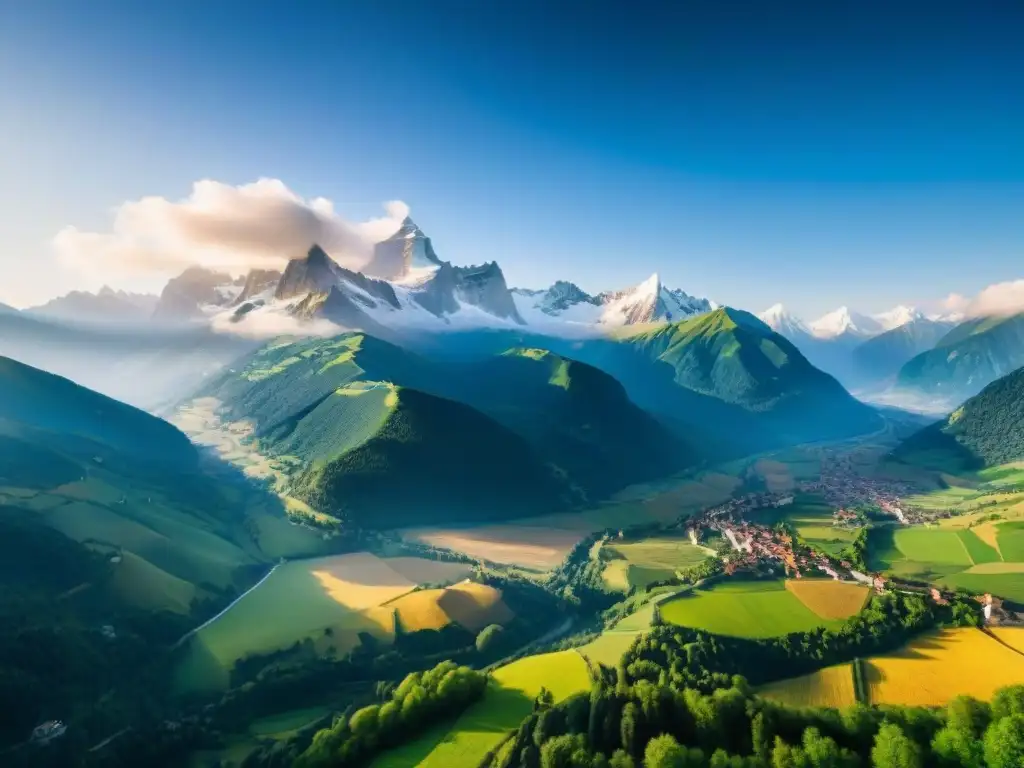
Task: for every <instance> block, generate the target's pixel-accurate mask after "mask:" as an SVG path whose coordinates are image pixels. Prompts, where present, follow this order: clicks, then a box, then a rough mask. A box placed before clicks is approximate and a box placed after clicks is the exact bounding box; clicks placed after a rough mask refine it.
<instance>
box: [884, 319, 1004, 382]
mask: <svg viewBox="0 0 1024 768" xmlns="http://www.w3.org/2000/svg"><path fill="white" fill-rule="evenodd" d="M1021 366H1024V313H1019V314H1015V315H1008V316H1005V315H1000V316H991V317H977V318H972V319H969V320H966V321H964V322H963V323H960V324H959V325H957V326H956V327H954V328H953V329H952V330H950V331H949V332H948V333H947V334H945V335H944V336H943V337H942V338H941V339H939V340H938V342H936V344H935V347H934V348H933V349H930V350H927V351H925V352H922V353H920V354H918V355H917V356H916V357H914V358H912V359H911V360H909V361H908V362H907V363H906V364H904V365H903V367H902V368H901V369H900V371H899V374H898V376H897V385H898V386H899V387H903V388H907V389H912V390H917V391H920V392H924V393H928V394H934V395H938V396H944V397H956V398H965V397H968V396H970V395H973V394H976V393H978V392H980V391H981V390H982V389H983V388H984V387H985V386H986V385H988V384H989V383H991V382H993V381H995V380H996V379H998V378H1000V377H1001V376H1005V375H1006V374H1008V373H1010V372H1011V371H1014V370H1016V369H1017V368H1020V367H1021Z"/></svg>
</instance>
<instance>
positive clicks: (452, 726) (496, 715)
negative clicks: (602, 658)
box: [371, 650, 590, 768]
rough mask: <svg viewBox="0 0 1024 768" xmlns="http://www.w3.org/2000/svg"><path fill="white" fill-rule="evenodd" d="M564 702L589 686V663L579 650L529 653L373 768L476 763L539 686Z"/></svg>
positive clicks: (457, 767)
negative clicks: (476, 697)
mask: <svg viewBox="0 0 1024 768" xmlns="http://www.w3.org/2000/svg"><path fill="white" fill-rule="evenodd" d="M542 686H543V687H545V688H547V689H548V690H549V691H551V692H552V693H553V694H554V697H555V701H556V702H558V701H562V700H563V699H565V698H568V697H569V696H571V695H572V694H574V693H577V692H579V691H585V690H587V689H588V688H589V687H590V674H589V671H588V670H587V665H586V662H585V661H584V660H583V657H582V656H581V655H580V654H579V653H577V652H576V651H574V650H572V651H559V652H557V653H545V654H540V655H538V656H527V657H526V658H523V659H519V660H518V661H514V662H512V663H511V664H509V665H507V666H504V667H501V668H500V669H497V670H495V672H494V674H493V676H492V679H491V684H490V685H489V686H488V688H487V692H486V693H485V694H484V698H483V699H482V700H481V701H479V702H477V703H476V704H474V705H473V706H471V707H470V708H469V709H468V710H466V711H465V712H464V713H463V714H462V715H461V716H460V717H459V718H458V719H457V720H455V721H454V722H449V723H445V724H441V725H438V726H435V727H434V728H431V729H430V730H429V731H428V732H427V733H426V734H424V735H422V736H420V738H418V739H416V740H415V741H413V742H411V743H410V744H406V745H404V746H402V747H400V748H398V749H393V750H389V751H387V752H384V753H383V754H381V755H380V756H379V757H377V758H376V759H375V760H374V761H373V763H371V766H372V768H406V767H407V766H411V765H416V766H423V767H427V768H476V766H478V765H479V764H480V763H481V761H482V760H483V759H484V757H485V756H486V754H487V753H488V752H489V751H491V750H492V749H494V748H495V747H496V746H498V745H499V744H500V743H501V742H502V740H504V738H505V736H506V735H507V734H508V733H509V732H511V731H512V730H514V729H515V728H516V726H518V725H519V723H520V722H521V721H522V720H523V718H525V717H526V716H527V715H528V714H530V711H531V709H532V707H533V700H534V699H535V698H536V696H537V694H538V693H540V689H541V687H542Z"/></svg>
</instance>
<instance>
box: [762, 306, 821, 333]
mask: <svg viewBox="0 0 1024 768" xmlns="http://www.w3.org/2000/svg"><path fill="white" fill-rule="evenodd" d="M758 318H759V319H760V320H761V322H763V323H764V324H765V325H767V326H768V327H769V328H771V329H772V330H773V331H775V332H776V333H779V334H781V335H783V336H785V337H787V338H789V337H793V336H801V335H807V334H809V333H810V331H809V330H808V329H807V326H806V325H805V324H804V321H803V320H801V319H800V318H798V317H796V316H795V315H793V314H792V313H791V312H790V311H789V310H788V309H786V308H785V307H784V306H783V305H782V304H773V305H772V306H770V307H768V309H766V310H765V311H764V312H762V313H761V314H759V315H758Z"/></svg>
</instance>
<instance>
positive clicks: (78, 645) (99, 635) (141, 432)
mask: <svg viewBox="0 0 1024 768" xmlns="http://www.w3.org/2000/svg"><path fill="white" fill-rule="evenodd" d="M210 472H215V474H209V473H210ZM275 522H276V523H278V524H279V525H280V526H281V527H283V528H286V529H289V533H290V536H291V538H289V540H288V541H289V547H290V548H288V549H287V550H286V551H283V552H282V551H281V546H280V542H278V541H277V540H276V539H273V538H270V537H272V536H273V532H274V530H275V527H274V525H273V523H275ZM324 544H325V542H323V540H322V538H321V537H320V536H319V535H317V534H315V533H314V532H312V531H308V530H305V529H297V528H295V527H294V526H288V524H287V523H286V522H285V518H284V513H283V510H282V509H281V505H280V502H278V501H277V500H276V499H272V498H269V497H268V496H267V494H265V493H262V492H260V491H258V490H256V489H253V488H251V487H250V486H249V485H248V483H246V482H245V481H244V480H242V479H241V478H240V477H238V475H237V473H235V472H233V471H230V470H228V469H226V468H218V467H217V466H216V465H211V464H210V463H209V462H206V461H203V460H201V459H200V456H199V454H198V452H197V451H196V449H195V448H194V447H193V446H192V444H191V443H190V442H189V441H188V439H187V438H185V436H184V435H183V434H182V433H181V432H179V431H178V430H177V429H175V428H174V427H172V426H171V425H170V424H168V423H167V422H165V421H162V420H161V419H158V418H156V417H154V416H150V415H148V414H146V413H144V412H143V411H139V410H137V409H135V408H132V407H129V406H127V405H124V404H122V403H119V402H117V401H114V400H111V399H110V398H107V397H104V396H103V395H99V394H97V393H96V392H93V391H91V390H88V389H86V388H84V387H80V386H78V385H77V384H74V383H73V382H71V381H68V380H67V379H62V378H60V377H58V376H54V375H52V374H49V373H46V372H44V371H41V370H38V369H35V368H32V367H29V366H26V365H23V364H20V363H16V362H14V361H12V360H9V359H6V358H0V706H2V707H3V709H4V711H5V713H7V714H8V715H9V716H8V717H6V718H5V719H4V722H3V723H0V745H5V744H8V743H16V742H21V741H23V740H24V739H25V738H26V737H27V735H28V733H29V732H30V731H31V728H32V727H33V726H35V725H37V724H38V723H40V722H42V721H44V720H46V719H48V718H53V717H60V718H62V719H66V720H69V721H74V723H75V727H76V728H77V729H78V730H77V733H78V734H79V737H78V738H82V737H83V736H84V735H85V734H86V733H92V734H94V735H96V734H98V736H97V738H102V737H103V735H106V734H109V732H110V731H109V730H107V726H106V721H105V719H104V718H106V717H108V714H107V713H106V708H107V707H108V706H109V707H110V708H112V709H111V712H112V713H113V715H114V717H115V718H119V717H120V716H121V715H122V714H123V713H117V712H114V710H116V707H117V706H118V704H117V697H116V696H113V695H112V692H113V691H114V690H121V686H123V685H128V684H134V682H133V681H135V680H136V679H137V677H138V676H139V675H140V674H143V670H144V669H149V668H150V667H151V666H152V664H153V663H154V660H156V659H159V658H161V656H160V654H159V653H158V651H159V650H160V649H166V648H168V647H169V646H171V645H173V643H174V642H175V641H176V640H177V639H178V638H180V637H181V636H182V635H183V634H184V633H185V632H187V631H188V630H189V629H191V628H192V627H194V626H196V625H197V624H199V623H200V622H201V621H202V620H203V619H205V618H207V617H209V616H210V615H211V614H212V613H214V612H216V611H217V610H218V609H219V608H220V607H223V606H224V605H226V604H227V603H228V602H230V601H231V599H232V598H233V597H234V596H235V595H237V594H238V593H239V592H240V591H242V590H244V589H245V588H247V587H248V586H250V585H251V584H252V583H253V582H254V581H255V580H256V579H258V578H259V576H260V574H261V573H262V572H264V571H265V570H266V569H267V567H268V565H269V562H270V560H271V557H270V556H269V555H268V554H266V553H265V551H264V546H267V547H269V548H271V549H274V550H275V552H276V553H277V554H285V555H287V556H293V555H300V554H319V553H320V552H322V548H323V545H324Z"/></svg>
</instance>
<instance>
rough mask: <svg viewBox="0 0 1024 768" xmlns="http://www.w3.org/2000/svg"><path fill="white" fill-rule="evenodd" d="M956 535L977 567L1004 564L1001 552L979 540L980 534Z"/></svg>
mask: <svg viewBox="0 0 1024 768" xmlns="http://www.w3.org/2000/svg"><path fill="white" fill-rule="evenodd" d="M956 535H957V536H958V537H959V538H960V542H961V543H962V544H963V545H964V549H966V550H967V554H968V555H969V556H970V558H971V560H972V561H973V562H974V564H975V565H982V564H984V563H999V562H1002V558H1001V557H1000V556H999V551H998V550H997V549H996V548H995V547H992V546H990V545H989V544H986V543H985V542H984V541H982V540H981V539H980V538H978V534H976V533H975V532H974V531H971V530H966V531H957V532H956Z"/></svg>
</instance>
